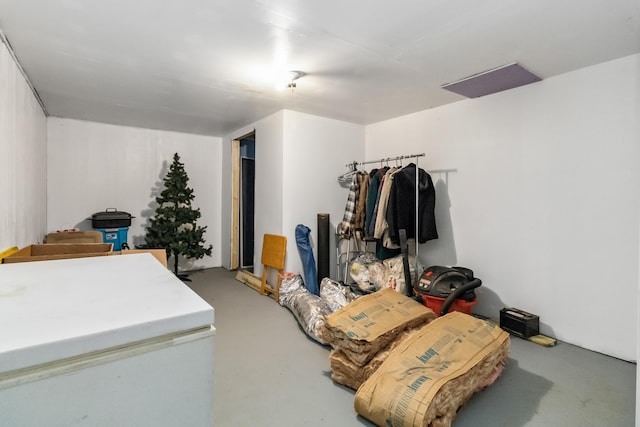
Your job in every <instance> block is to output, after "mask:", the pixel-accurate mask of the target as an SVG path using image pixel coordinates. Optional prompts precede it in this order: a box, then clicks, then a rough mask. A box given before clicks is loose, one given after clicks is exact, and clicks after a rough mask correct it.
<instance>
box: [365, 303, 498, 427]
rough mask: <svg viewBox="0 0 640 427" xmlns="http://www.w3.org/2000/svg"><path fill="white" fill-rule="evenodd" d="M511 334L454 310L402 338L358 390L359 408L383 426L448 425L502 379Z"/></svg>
mask: <svg viewBox="0 0 640 427" xmlns="http://www.w3.org/2000/svg"><path fill="white" fill-rule="evenodd" d="M509 345H510V341H509V334H508V333H506V332H505V331H503V330H502V329H500V328H499V327H497V326H495V325H493V324H491V323H489V322H487V321H484V320H481V319H476V318H474V317H472V316H470V315H468V314H464V313H460V312H451V313H448V314H446V315H445V316H441V317H439V318H437V319H436V320H434V321H432V322H430V323H429V324H427V325H425V326H423V327H422V328H420V329H419V330H418V331H416V332H415V333H414V334H412V335H410V336H409V337H408V338H407V339H405V340H404V341H402V343H400V345H398V347H397V348H395V349H394V350H393V351H392V352H391V353H390V354H389V356H388V357H387V359H386V360H385V361H384V362H383V363H382V365H380V367H379V368H378V369H377V370H376V371H375V372H374V373H373V374H372V375H371V376H370V377H369V379H367V380H366V381H365V382H364V383H363V384H362V386H361V387H360V388H359V389H358V391H357V392H356V396H355V402H354V405H355V409H356V412H357V413H358V414H360V415H361V416H363V417H365V418H367V419H368V420H370V421H372V422H374V423H375V424H376V425H378V426H388V427H391V426H403V427H427V426H429V427H448V426H450V425H451V423H452V422H453V419H454V418H455V416H456V414H457V412H458V410H459V409H460V408H461V407H462V405H463V404H464V403H465V402H466V401H467V400H468V399H469V398H471V396H472V395H473V393H475V392H476V391H479V390H482V389H483V388H484V387H485V386H487V385H488V384H489V383H490V382H491V381H494V380H495V378H497V374H496V373H498V374H499V373H500V372H501V371H502V367H503V366H504V363H505V361H506V359H507V356H508V354H509Z"/></svg>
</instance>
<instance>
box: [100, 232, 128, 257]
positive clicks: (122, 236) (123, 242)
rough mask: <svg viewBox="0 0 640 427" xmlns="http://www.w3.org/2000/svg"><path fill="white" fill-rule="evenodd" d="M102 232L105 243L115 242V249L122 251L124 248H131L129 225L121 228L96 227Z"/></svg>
mask: <svg viewBox="0 0 640 427" xmlns="http://www.w3.org/2000/svg"><path fill="white" fill-rule="evenodd" d="M95 230H98V231H99V232H101V233H102V241H103V242H104V243H113V250H114V251H121V250H122V249H123V246H124V249H129V245H128V244H127V233H128V232H129V227H121V228H96V229H95Z"/></svg>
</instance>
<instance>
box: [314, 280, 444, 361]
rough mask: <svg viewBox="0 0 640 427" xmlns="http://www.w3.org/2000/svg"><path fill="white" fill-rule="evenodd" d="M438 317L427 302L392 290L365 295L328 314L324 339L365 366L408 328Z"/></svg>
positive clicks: (324, 327)
mask: <svg viewBox="0 0 640 427" xmlns="http://www.w3.org/2000/svg"><path fill="white" fill-rule="evenodd" d="M435 318H436V315H435V313H434V312H433V311H432V310H430V309H429V308H427V307H425V306H424V305H422V304H420V303H418V302H417V301H415V300H414V299H412V298H409V297H407V296H406V295H403V294H400V293H398V292H396V291H394V290H392V289H389V288H387V289H382V290H380V291H378V292H375V293H372V294H368V295H364V296H362V297H360V298H358V299H357V300H355V301H353V302H351V303H350V304H348V305H346V306H344V307H342V308H341V309H339V310H337V311H335V312H334V313H333V314H331V315H329V316H327V318H326V320H325V322H324V324H323V325H322V326H321V328H320V336H321V338H322V339H324V340H325V341H327V342H328V343H330V344H331V345H332V346H333V347H334V348H340V349H341V350H342V351H343V352H344V354H345V355H346V357H348V358H349V359H350V360H351V361H352V362H353V363H355V364H356V365H358V366H364V365H365V364H366V363H367V362H369V361H370V360H371V359H373V357H375V355H376V354H377V353H378V352H379V351H380V350H381V349H383V348H384V347H386V346H387V345H388V344H389V343H390V342H391V341H393V340H395V339H396V337H397V336H398V335H399V334H400V333H401V332H402V331H404V330H405V329H408V328H412V327H415V326H418V325H421V324H424V323H427V322H429V321H431V320H433V319H435Z"/></svg>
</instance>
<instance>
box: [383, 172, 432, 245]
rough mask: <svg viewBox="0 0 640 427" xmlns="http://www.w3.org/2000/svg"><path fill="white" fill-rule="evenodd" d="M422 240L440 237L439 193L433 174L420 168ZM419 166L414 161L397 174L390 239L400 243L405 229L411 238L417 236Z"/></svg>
mask: <svg viewBox="0 0 640 427" xmlns="http://www.w3.org/2000/svg"><path fill="white" fill-rule="evenodd" d="M418 182H419V185H418V226H419V232H418V242H419V243H425V242H427V241H428V240H432V239H437V238H438V232H437V230H436V218H435V213H434V210H435V205H436V192H435V189H434V187H433V181H432V180H431V175H429V174H428V173H427V172H425V171H424V170H423V169H418ZM415 203H416V165H415V164H414V163H410V164H409V165H407V166H405V167H404V168H402V169H401V170H399V171H397V172H396V173H395V174H394V175H393V184H392V186H391V191H390V193H389V200H388V207H387V212H386V218H387V223H388V224H389V238H390V239H391V241H392V242H393V243H395V244H399V243H400V236H399V231H398V230H400V229H402V228H404V229H405V230H406V232H407V239H410V238H415V237H416V230H415V229H416V218H415V210H416V204H415Z"/></svg>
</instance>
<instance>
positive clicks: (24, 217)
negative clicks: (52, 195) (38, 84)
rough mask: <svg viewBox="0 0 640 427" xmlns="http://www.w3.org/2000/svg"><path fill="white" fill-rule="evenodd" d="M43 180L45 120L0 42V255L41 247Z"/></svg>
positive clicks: (44, 199)
mask: <svg viewBox="0 0 640 427" xmlns="http://www.w3.org/2000/svg"><path fill="white" fill-rule="evenodd" d="M46 179H47V119H46V117H45V115H44V112H43V111H42V108H40V104H38V101H37V100H36V98H35V96H34V95H33V93H32V92H31V89H30V88H29V86H28V84H27V82H26V81H25V79H24V78H23V77H22V74H21V73H20V71H19V69H18V67H17V66H16V64H15V62H14V61H13V58H12V57H11V55H10V53H9V51H8V50H7V48H6V46H5V45H4V43H2V42H0V251H3V250H5V249H8V248H10V247H13V246H18V247H23V246H27V245H30V244H32V243H39V242H42V239H43V237H44V235H45V229H46V219H47V181H46Z"/></svg>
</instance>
